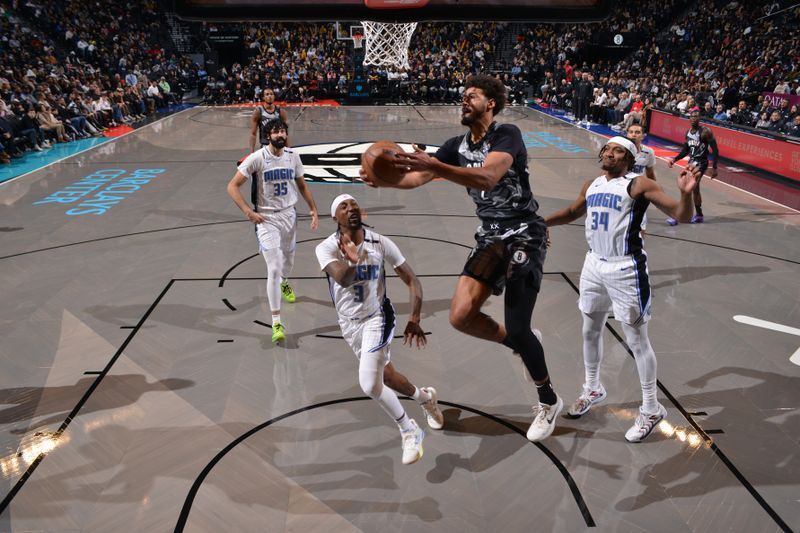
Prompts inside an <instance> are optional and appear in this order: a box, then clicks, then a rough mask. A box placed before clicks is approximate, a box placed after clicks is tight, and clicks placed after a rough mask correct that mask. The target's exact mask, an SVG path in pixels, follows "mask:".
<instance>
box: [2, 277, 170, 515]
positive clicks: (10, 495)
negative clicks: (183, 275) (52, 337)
mask: <svg viewBox="0 0 800 533" xmlns="http://www.w3.org/2000/svg"><path fill="white" fill-rule="evenodd" d="M173 283H175V280H170V281H169V283H167V286H166V287H164V289H163V290H162V291H161V294H159V295H158V297H157V298H156V299H155V300H154V301H153V303H152V304H150V307H149V308H148V309H147V311H145V313H144V315H142V318H140V319H139V323H138V324H136V327H135V328H134V329H133V330H132V331H131V332H130V333H129V334H128V336H127V338H126V339H125V341H124V342H123V343H122V345H121V346H120V347H119V348H118V349H117V351H116V353H114V355H113V356H112V357H111V359H110V360H109V362H108V364H106V366H105V368H103V370H101V371H100V372H99V375H98V376H97V378H95V380H94V381H93V382H92V384H91V385H89V388H88V389H86V392H84V393H83V396H82V397H81V399H80V400H78V403H77V404H76V405H75V407H73V408H72V411H70V412H69V414H68V415H67V418H66V419H64V421H63V422H62V423H61V425H60V426H59V428H58V429H57V430H56V431H55V433H54V436H55V438H56V439H58V438H59V437H60V436H61V435H62V434H63V433H64V431H66V429H67V428H68V427H69V425H70V424H71V423H72V421H73V420H74V419H75V417H76V416H78V413H79V412H80V410H81V409H82V408H83V406H84V405H85V404H86V402H87V401H89V397H90V396H91V395H92V393H93V392H94V391H95V389H97V387H98V386H99V385H100V382H101V381H103V378H105V377H106V376H107V375H108V372H109V371H110V370H111V367H112V366H114V363H116V362H117V359H119V357H120V355H122V353H123V352H124V351H125V348H127V347H128V344H130V342H131V341H132V340H133V337H134V336H135V335H136V333H137V332H138V331H139V329H140V328H141V327H142V325H143V324H144V323H145V321H146V320H147V318H148V317H149V316H150V314H151V313H152V312H153V311H154V310H155V308H156V306H157V305H158V303H159V302H160V301H161V300H162V299H163V298H164V296H165V295H166V294H167V291H169V289H170V287H172V284H173ZM46 455H47V454H46V453H41V454H39V456H38V457H37V458H36V460H35V461H33V462H32V463H31V464H30V466H29V467H28V469H27V470H25V473H24V474H22V476H20V478H19V480H17V482H16V484H14V487H12V489H11V490H10V491H9V493H8V494H6V497H5V498H3V501H2V502H0V515H2V514H3V513H4V512H5V510H6V509H7V508H8V506H9V505H10V504H11V500H13V499H14V496H16V495H17V493H18V492H19V491H20V489H22V487H23V486H24V485H25V482H26V481H28V479H29V478H30V477H31V475H33V472H34V471H35V470H36V467H37V466H39V464H40V463H41V462H42V460H43V459H44V458H45V456H46Z"/></svg>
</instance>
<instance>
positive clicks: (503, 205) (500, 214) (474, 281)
mask: <svg viewBox="0 0 800 533" xmlns="http://www.w3.org/2000/svg"><path fill="white" fill-rule="evenodd" d="M505 103H506V89H505V87H504V86H503V83H502V82H501V81H500V80H497V79H495V78H493V77H491V76H484V75H478V76H473V77H471V78H469V80H468V81H467V83H466V90H465V91H464V97H463V101H462V107H461V124H463V125H464V126H467V127H469V131H467V133H466V134H465V135H459V136H457V137H453V138H452V139H449V140H448V141H446V142H445V143H444V145H443V146H442V147H441V148H439V150H438V151H437V152H436V154H435V155H434V156H431V155H429V154H427V153H425V151H423V150H421V149H420V147H418V146H415V151H414V153H410V154H398V155H397V156H396V159H395V166H396V167H397V168H398V169H401V170H402V171H403V172H404V176H403V178H402V180H400V182H398V183H394V184H389V183H385V182H383V181H380V180H374V179H371V178H369V177H368V176H366V174H365V173H364V172H363V171H362V172H361V176H362V178H363V179H364V181H365V182H367V183H368V184H369V185H372V186H375V187H397V188H401V189H410V188H414V187H419V186H421V185H424V184H426V183H428V182H429V181H431V180H432V179H433V178H434V177H440V178H444V179H446V180H449V181H452V182H453V183H457V184H458V185H462V186H464V187H466V188H467V193H468V194H469V195H470V197H471V198H472V200H473V201H474V202H475V205H476V207H477V210H476V211H477V215H478V217H479V218H480V220H481V225H480V227H479V228H478V231H477V233H475V240H476V245H475V248H474V249H473V250H472V252H471V253H470V255H469V258H468V259H467V262H466V264H465V265H464V270H463V271H462V273H461V276H460V277H459V278H458V284H457V285H456V291H455V294H454V295H453V300H452V302H451V304H450V323H451V324H452V325H453V327H455V328H456V329H458V330H459V331H461V332H463V333H467V334H469V335H473V336H475V337H478V338H481V339H486V340H489V341H494V342H498V343H502V344H504V345H505V346H508V347H509V348H512V349H513V350H515V351H516V352H519V353H520V355H521V356H522V359H523V361H524V363H525V367H526V368H527V370H528V372H529V373H530V375H531V377H532V378H533V380H534V382H535V383H536V387H537V391H538V393H539V405H538V406H535V407H534V411H535V412H536V416H535V417H534V420H533V423H532V424H531V427H530V429H529V430H528V439H529V440H531V441H534V442H535V441H539V440H542V439H544V438H546V437H548V436H549V435H550V434H551V433H552V432H553V429H554V428H555V419H556V416H557V415H558V413H559V411H561V408H562V407H563V405H564V404H563V401H562V399H561V398H560V397H559V396H558V395H556V393H555V391H554V390H553V387H552V385H551V383H550V376H549V374H548V371H547V365H546V363H545V358H544V350H543V348H542V344H541V342H540V341H539V339H538V338H537V337H536V335H535V334H534V332H533V331H532V330H531V316H532V314H533V307H534V305H535V303H536V298H537V296H538V294H539V288H540V286H541V283H542V268H543V264H544V259H545V254H546V240H547V238H546V235H547V228H546V226H545V224H544V220H543V219H542V217H541V216H539V215H538V214H537V212H536V211H537V210H538V208H539V205H538V204H537V202H536V200H535V199H534V198H533V193H532V191H531V185H530V181H529V179H528V152H527V149H526V148H525V143H524V142H523V141H522V134H521V133H520V131H519V128H517V126H515V125H513V124H498V123H496V122H495V121H494V117H495V116H496V115H497V114H498V113H500V111H501V110H502V109H503V107H504V106H505ZM504 288H505V320H504V324H499V323H497V322H496V321H495V320H494V319H492V318H491V317H490V316H488V315H486V314H484V313H482V312H481V306H482V305H483V304H484V303H485V302H486V300H487V299H488V298H489V296H490V295H491V294H493V293H494V294H495V295H499V294H501V293H502V292H503V289H504Z"/></svg>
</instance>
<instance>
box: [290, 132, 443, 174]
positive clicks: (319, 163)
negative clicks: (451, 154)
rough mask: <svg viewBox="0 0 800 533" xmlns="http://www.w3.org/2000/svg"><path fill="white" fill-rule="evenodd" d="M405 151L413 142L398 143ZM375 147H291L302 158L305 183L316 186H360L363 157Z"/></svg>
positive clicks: (361, 144)
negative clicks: (325, 184)
mask: <svg viewBox="0 0 800 533" xmlns="http://www.w3.org/2000/svg"><path fill="white" fill-rule="evenodd" d="M398 144H399V145H400V147H401V148H402V149H403V150H405V151H406V152H412V151H413V148H412V147H411V143H398ZM370 146H372V142H358V143H323V144H307V145H305V146H292V147H290V149H291V150H292V151H294V152H297V153H298V154H299V155H300V161H301V162H302V163H303V168H304V169H305V176H306V181H311V182H314V183H361V180H360V179H359V177H358V169H359V168H361V155H362V154H363V153H364V152H366V151H367V148H369V147H370ZM438 148H439V147H438V146H431V145H428V146H427V147H426V149H425V151H426V152H428V153H436V150H437V149H438Z"/></svg>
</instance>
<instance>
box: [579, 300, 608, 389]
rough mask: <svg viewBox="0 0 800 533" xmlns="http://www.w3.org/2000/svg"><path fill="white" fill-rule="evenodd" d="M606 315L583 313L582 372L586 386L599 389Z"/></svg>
mask: <svg viewBox="0 0 800 533" xmlns="http://www.w3.org/2000/svg"><path fill="white" fill-rule="evenodd" d="M607 318H608V313H588V314H587V313H583V370H584V374H585V378H586V382H585V383H586V386H587V387H589V389H590V390H597V389H599V388H600V363H601V362H602V360H603V326H605V324H606V319H607Z"/></svg>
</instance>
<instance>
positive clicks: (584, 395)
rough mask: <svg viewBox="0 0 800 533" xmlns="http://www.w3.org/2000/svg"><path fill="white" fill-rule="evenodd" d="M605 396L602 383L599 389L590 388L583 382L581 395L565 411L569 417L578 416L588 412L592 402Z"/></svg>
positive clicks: (601, 399) (594, 402) (599, 400)
mask: <svg viewBox="0 0 800 533" xmlns="http://www.w3.org/2000/svg"><path fill="white" fill-rule="evenodd" d="M606 396H607V395H606V389H604V388H603V386H602V385H600V388H599V389H595V390H590V389H589V388H588V387H587V386H586V384H585V383H584V384H583V391H582V392H581V395H580V396H578V399H577V400H575V401H574V402H573V403H572V405H570V406H569V409H567V413H568V414H569V416H570V417H571V418H579V417H581V416H583V415H585V414H586V413H588V412H589V409H591V408H592V406H593V405H594V404H596V403H600V402H602V401H603V400H605V399H606Z"/></svg>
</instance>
